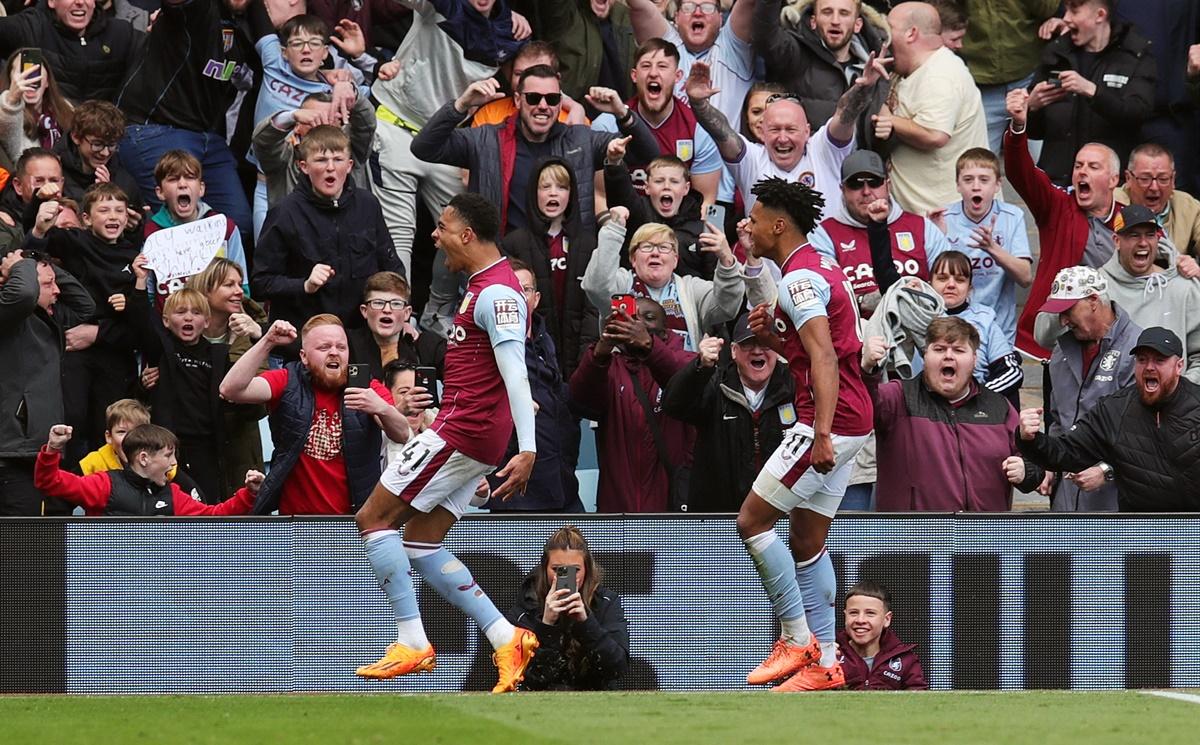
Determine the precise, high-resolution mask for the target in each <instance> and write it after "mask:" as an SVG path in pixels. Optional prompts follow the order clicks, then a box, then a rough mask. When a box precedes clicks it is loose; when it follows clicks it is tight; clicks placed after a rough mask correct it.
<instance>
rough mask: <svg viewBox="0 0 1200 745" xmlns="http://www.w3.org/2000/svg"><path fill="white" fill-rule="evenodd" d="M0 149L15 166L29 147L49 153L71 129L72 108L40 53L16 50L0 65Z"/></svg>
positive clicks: (25, 49) (30, 50) (38, 51)
mask: <svg viewBox="0 0 1200 745" xmlns="http://www.w3.org/2000/svg"><path fill="white" fill-rule="evenodd" d="M3 85H4V88H5V90H4V92H3V93H2V94H0V147H3V148H4V152H5V154H6V155H7V156H8V157H9V159H10V160H11V161H12V162H13V163H16V162H17V159H18V158H20V157H21V153H23V152H25V151H26V150H28V149H29V148H31V147H44V148H46V149H47V150H53V149H54V146H55V144H57V143H58V141H59V140H60V139H61V138H62V137H63V135H65V134H67V133H68V131H69V130H70V128H71V114H72V113H73V111H74V108H73V107H72V106H71V104H70V102H69V101H67V99H66V98H65V97H64V96H63V94H62V93H61V92H60V91H59V89H58V84H57V83H56V82H55V80H54V73H52V72H51V71H50V68H49V67H47V66H46V65H45V64H43V60H42V53H41V51H40V50H37V49H31V48H28V47H27V48H24V49H18V50H17V51H15V52H13V53H12V54H10V55H9V56H8V60H7V61H6V62H5V65H4V77H3Z"/></svg>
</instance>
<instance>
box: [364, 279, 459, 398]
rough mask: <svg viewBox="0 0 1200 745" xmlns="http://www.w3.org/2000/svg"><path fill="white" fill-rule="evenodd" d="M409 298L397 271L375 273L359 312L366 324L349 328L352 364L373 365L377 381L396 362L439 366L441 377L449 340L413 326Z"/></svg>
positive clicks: (407, 287)
mask: <svg viewBox="0 0 1200 745" xmlns="http://www.w3.org/2000/svg"><path fill="white" fill-rule="evenodd" d="M409 297H410V292H409V286H408V281H407V280H406V279H404V275H402V274H397V273H396V272H377V273H375V274H372V275H371V276H370V277H368V278H367V282H366V284H365V285H364V287H363V298H362V305H360V306H358V311H359V313H361V314H362V317H363V319H364V320H365V321H366V324H365V325H364V326H362V327H360V328H356V329H350V330H349V331H347V332H346V337H347V339H348V340H349V342H350V361H351V362H352V363H364V362H365V363H366V364H368V365H370V368H371V377H372V378H374V379H375V380H383V371H384V368H386V367H387V366H388V364H389V363H391V362H392V361H393V360H404V361H405V362H408V363H410V364H412V365H414V366H416V365H428V366H430V367H436V368H437V370H438V375H439V376H440V375H441V371H442V360H443V359H444V358H445V356H446V340H445V339H443V338H442V337H440V336H438V335H436V334H431V333H429V332H427V331H421V330H420V329H419V328H417V327H416V326H415V325H414V324H413V322H412V304H411V303H410V302H409ZM388 388H389V389H390V388H391V386H388Z"/></svg>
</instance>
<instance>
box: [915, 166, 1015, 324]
mask: <svg viewBox="0 0 1200 745" xmlns="http://www.w3.org/2000/svg"><path fill="white" fill-rule="evenodd" d="M955 173H956V177H957V183H958V193H959V194H961V195H962V201H960V202H955V203H954V204H952V205H950V206H948V207H946V209H945V210H944V211H943V212H944V214H943V216H942V218H939V217H938V216H937V215H936V214H935V215H934V217H933V219H934V220H935V221H937V222H942V224H941V225H940V226H939V227H941V228H942V230H944V231H945V232H946V238H947V239H948V240H949V241H950V247H951V248H953V249H955V250H958V251H962V252H963V253H964V254H966V255H967V258H969V259H970V260H971V274H972V276H971V285H972V287H973V288H974V289H973V294H972V295H971V300H972V301H973V303H974V304H976V305H980V306H985V307H988V308H991V309H992V310H994V311H995V312H996V322H997V323H998V324H1000V329H1001V330H1002V331H1003V332H1004V335H1005V336H1006V337H1008V343H1009V344H1010V345H1012V344H1015V343H1016V341H1017V285H1020V286H1022V287H1028V286H1029V285H1030V284H1031V283H1032V282H1033V256H1032V254H1030V253H1029V233H1028V231H1027V230H1026V228H1025V215H1024V213H1023V212H1021V210H1020V208H1018V207H1014V206H1013V205H1011V204H1006V203H1004V202H1002V201H998V200H997V199H996V197H997V195H998V194H999V193H1000V160H999V158H997V157H996V155H995V153H993V152H992V151H991V150H987V149H985V148H979V147H976V148H971V149H970V150H967V151H966V152H965V153H963V154H962V155H961V156H959V158H958V163H957V164H956V165H955Z"/></svg>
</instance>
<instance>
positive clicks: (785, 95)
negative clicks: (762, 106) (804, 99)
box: [767, 93, 800, 106]
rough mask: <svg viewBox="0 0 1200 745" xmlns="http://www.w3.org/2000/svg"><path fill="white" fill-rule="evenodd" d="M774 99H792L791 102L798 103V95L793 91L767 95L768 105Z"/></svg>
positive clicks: (774, 100) (773, 101)
mask: <svg viewBox="0 0 1200 745" xmlns="http://www.w3.org/2000/svg"><path fill="white" fill-rule="evenodd" d="M776 101H792V102H793V103H800V97H799V96H797V95H796V94H795V93H772V94H771V95H769V96H767V105H768V106H770V105H771V104H773V103H775V102H776Z"/></svg>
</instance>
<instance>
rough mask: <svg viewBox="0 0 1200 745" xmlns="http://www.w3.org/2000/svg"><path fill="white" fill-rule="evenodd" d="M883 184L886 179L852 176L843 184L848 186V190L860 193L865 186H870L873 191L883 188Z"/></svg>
mask: <svg viewBox="0 0 1200 745" xmlns="http://www.w3.org/2000/svg"><path fill="white" fill-rule="evenodd" d="M883 182H884V179H882V178H880V177H879V176H851V177H850V178H848V179H846V180H845V182H843V183H845V184H846V188H847V189H850V190H852V191H858V190H859V189H861V188H863V187H864V186H869V187H871V188H872V189H878V188H879V187H881V186H883Z"/></svg>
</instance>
